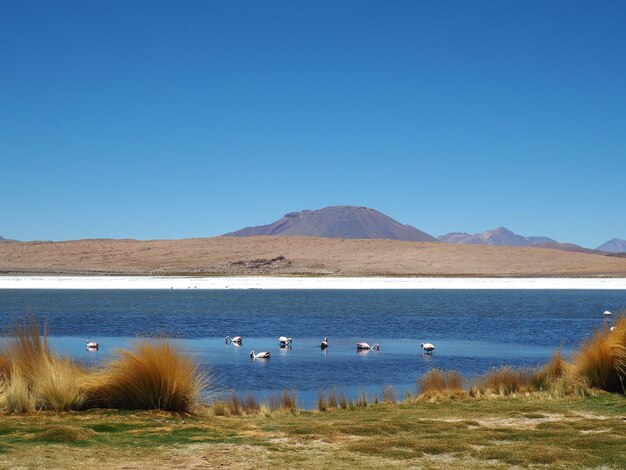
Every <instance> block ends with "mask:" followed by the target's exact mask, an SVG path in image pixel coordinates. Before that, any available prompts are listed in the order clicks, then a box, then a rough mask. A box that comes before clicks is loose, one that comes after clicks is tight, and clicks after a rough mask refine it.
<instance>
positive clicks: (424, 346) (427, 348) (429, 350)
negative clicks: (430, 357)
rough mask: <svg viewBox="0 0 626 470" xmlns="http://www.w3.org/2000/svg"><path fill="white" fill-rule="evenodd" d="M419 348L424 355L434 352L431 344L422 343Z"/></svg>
mask: <svg viewBox="0 0 626 470" xmlns="http://www.w3.org/2000/svg"><path fill="white" fill-rule="evenodd" d="M421 347H422V349H423V350H424V351H426V354H432V353H433V351H434V350H435V346H433V345H432V344H431V343H422V346H421Z"/></svg>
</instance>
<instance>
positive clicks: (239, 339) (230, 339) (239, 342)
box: [226, 336, 243, 346]
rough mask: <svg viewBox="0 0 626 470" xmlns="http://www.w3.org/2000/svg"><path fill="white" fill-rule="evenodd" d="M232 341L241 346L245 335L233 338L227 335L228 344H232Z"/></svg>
mask: <svg viewBox="0 0 626 470" xmlns="http://www.w3.org/2000/svg"><path fill="white" fill-rule="evenodd" d="M230 343H235V344H237V345H239V346H241V344H242V343H243V337H241V336H235V337H234V338H231V337H230V336H227V337H226V344H230Z"/></svg>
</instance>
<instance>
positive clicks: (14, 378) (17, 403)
mask: <svg viewBox="0 0 626 470" xmlns="http://www.w3.org/2000/svg"><path fill="white" fill-rule="evenodd" d="M2 398H3V400H2V401H3V403H2V405H3V406H2V407H3V409H4V412H6V413H28V412H30V411H33V410H34V409H35V399H34V398H33V396H32V394H31V393H30V390H29V389H28V382H27V381H26V378H25V377H24V374H23V373H22V372H21V371H20V370H19V369H13V371H12V374H11V377H9V378H6V379H4V380H3V383H2Z"/></svg>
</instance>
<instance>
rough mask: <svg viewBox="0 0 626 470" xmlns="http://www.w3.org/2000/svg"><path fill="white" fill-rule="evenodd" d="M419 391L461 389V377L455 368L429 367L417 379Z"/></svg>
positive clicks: (423, 392) (430, 391)
mask: <svg viewBox="0 0 626 470" xmlns="http://www.w3.org/2000/svg"><path fill="white" fill-rule="evenodd" d="M418 389H419V391H420V393H422V394H425V393H432V392H445V391H458V390H463V377H462V376H461V374H459V373H458V372H457V371H456V370H448V371H443V370H441V369H431V370H430V371H428V372H427V373H425V374H424V375H422V376H421V377H420V378H419V380H418Z"/></svg>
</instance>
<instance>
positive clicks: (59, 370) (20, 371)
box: [1, 318, 85, 412]
mask: <svg viewBox="0 0 626 470" xmlns="http://www.w3.org/2000/svg"><path fill="white" fill-rule="evenodd" d="M9 335H10V341H9V344H8V346H7V347H6V349H5V351H3V361H2V365H1V367H2V374H3V377H4V382H5V384H4V387H3V388H4V403H5V409H6V410H7V411H8V412H28V411H30V410H32V409H33V408H37V409H44V410H55V411H67V410H78V409H80V408H81V407H82V405H83V403H84V398H85V396H84V393H83V392H82V391H81V381H80V379H81V375H82V372H81V371H80V369H79V368H78V367H77V366H75V365H74V363H73V361H72V360H71V359H70V358H68V357H62V356H59V355H56V354H53V353H52V352H50V349H49V347H48V333H47V329H46V325H45V324H44V326H43V330H40V327H39V323H38V322H37V320H36V319H35V318H33V319H29V320H26V321H25V322H24V323H15V324H14V325H13V327H12V329H11V330H10V333H9Z"/></svg>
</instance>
